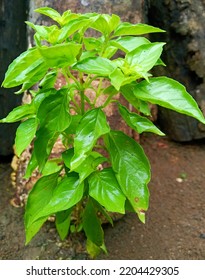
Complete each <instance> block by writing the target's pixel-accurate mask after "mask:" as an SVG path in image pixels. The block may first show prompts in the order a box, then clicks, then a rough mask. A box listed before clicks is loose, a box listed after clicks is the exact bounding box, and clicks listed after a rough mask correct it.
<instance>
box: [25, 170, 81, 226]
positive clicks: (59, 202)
mask: <svg viewBox="0 0 205 280" xmlns="http://www.w3.org/2000/svg"><path fill="white" fill-rule="evenodd" d="M54 174H55V173H54ZM48 176H52V175H48ZM48 176H46V177H48ZM43 178H45V177H43ZM41 186H42V188H44V189H45V190H44V191H43V190H39V189H37V188H35V189H34V191H32V197H33V196H34V195H35V196H39V195H40V194H41V195H42V196H43V197H44V196H48V195H47V192H46V191H47V190H46V188H45V185H44V184H43V183H42V182H41ZM83 189H84V185H83V183H81V184H79V179H78V177H77V176H76V174H70V176H69V177H64V178H63V179H62V181H60V183H58V185H57V186H55V188H54V189H53V190H52V193H51V194H50V195H49V200H48V199H47V200H46V201H47V203H46V204H44V203H41V207H40V209H38V211H36V212H35V213H33V216H32V217H30V219H29V223H33V222H35V221H36V220H38V219H40V218H42V217H45V216H48V215H51V214H54V213H57V212H60V211H63V210H67V209H69V208H71V207H73V206H74V205H75V204H76V203H78V202H79V201H80V200H81V198H82V196H83ZM39 192H40V194H39ZM30 196H31V194H30ZM39 204H40V203H39ZM39 204H38V205H39ZM32 212H33V211H32Z"/></svg>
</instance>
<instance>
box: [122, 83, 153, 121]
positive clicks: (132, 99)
mask: <svg viewBox="0 0 205 280" xmlns="http://www.w3.org/2000/svg"><path fill="white" fill-rule="evenodd" d="M126 89H127V90H126ZM121 93H122V95H123V96H124V98H125V99H126V100H127V101H128V102H129V103H130V104H131V105H132V106H133V107H134V108H135V109H137V110H138V111H140V112H141V113H143V114H144V115H147V116H150V115H151V114H150V109H149V105H148V102H145V101H143V100H140V99H138V98H137V97H136V96H135V95H134V94H133V93H131V92H130V89H129V88H128V87H125V86H123V87H122V88H121Z"/></svg>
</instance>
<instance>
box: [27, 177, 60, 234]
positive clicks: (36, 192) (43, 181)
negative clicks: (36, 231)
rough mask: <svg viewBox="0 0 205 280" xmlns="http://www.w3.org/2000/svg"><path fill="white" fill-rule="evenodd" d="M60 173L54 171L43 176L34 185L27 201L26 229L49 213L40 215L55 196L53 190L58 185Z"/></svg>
mask: <svg viewBox="0 0 205 280" xmlns="http://www.w3.org/2000/svg"><path fill="white" fill-rule="evenodd" d="M58 175H59V173H58V172H57V173H53V174H51V175H48V176H44V177H41V178H40V179H39V180H38V181H37V182H36V183H35V185H34V186H33V188H32V190H31V191H30V193H29V196H28V200H27V203H26V212H25V226H26V230H27V229H28V230H29V227H30V226H31V225H32V224H33V223H34V222H35V221H37V220H38V219H39V218H43V217H45V216H48V215H49V214H48V215H42V216H41V215H40V213H41V212H42V209H44V207H46V205H47V204H48V203H49V201H50V200H51V198H52V196H53V191H54V189H55V188H56V186H57V181H58Z"/></svg>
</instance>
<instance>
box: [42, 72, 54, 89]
mask: <svg viewBox="0 0 205 280" xmlns="http://www.w3.org/2000/svg"><path fill="white" fill-rule="evenodd" d="M57 73H58V72H57V71H56V70H53V71H50V72H48V73H47V74H46V75H45V77H44V78H43V79H42V80H41V81H40V83H39V88H40V89H41V90H44V91H45V90H46V89H51V88H54V85H55V82H56V79H57Z"/></svg>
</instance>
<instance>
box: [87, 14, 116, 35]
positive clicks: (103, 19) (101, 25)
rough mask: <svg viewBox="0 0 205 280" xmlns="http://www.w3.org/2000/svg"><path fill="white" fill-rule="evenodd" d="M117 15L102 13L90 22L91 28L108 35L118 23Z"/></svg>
mask: <svg viewBox="0 0 205 280" xmlns="http://www.w3.org/2000/svg"><path fill="white" fill-rule="evenodd" d="M119 22H120V18H119V17H118V16H117V15H114V14H113V15H111V16H110V15H107V14H102V15H100V16H99V17H97V19H96V20H95V21H94V22H93V23H92V24H91V28H93V29H96V30H98V31H99V32H101V33H102V34H104V35H109V34H110V33H111V32H112V31H113V30H114V29H115V28H116V27H117V26H118V24H119Z"/></svg>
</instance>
